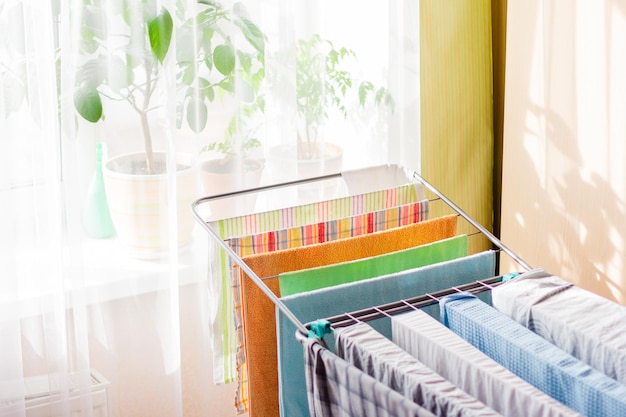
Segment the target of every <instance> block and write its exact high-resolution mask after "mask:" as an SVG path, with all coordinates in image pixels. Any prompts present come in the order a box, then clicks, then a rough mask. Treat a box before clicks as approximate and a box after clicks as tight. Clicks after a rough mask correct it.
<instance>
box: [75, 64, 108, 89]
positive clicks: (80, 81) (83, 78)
mask: <svg viewBox="0 0 626 417" xmlns="http://www.w3.org/2000/svg"><path fill="white" fill-rule="evenodd" d="M106 68H107V60H106V58H97V59H90V60H89V61H87V62H85V63H84V64H83V65H81V66H80V67H79V68H78V69H77V70H76V84H77V85H81V86H88V87H90V88H93V89H95V88H96V87H98V86H99V85H100V84H102V82H103V81H104V79H105V77H106V73H105V71H106Z"/></svg>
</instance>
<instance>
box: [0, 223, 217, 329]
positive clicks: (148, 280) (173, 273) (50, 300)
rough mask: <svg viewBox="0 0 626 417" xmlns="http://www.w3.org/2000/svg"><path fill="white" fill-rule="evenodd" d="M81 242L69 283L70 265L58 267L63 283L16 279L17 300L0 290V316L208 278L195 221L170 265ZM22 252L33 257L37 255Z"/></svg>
mask: <svg viewBox="0 0 626 417" xmlns="http://www.w3.org/2000/svg"><path fill="white" fill-rule="evenodd" d="M81 246H82V259H81V261H82V266H76V268H75V271H76V275H75V277H74V281H73V282H72V271H71V270H70V269H71V268H70V269H67V270H64V271H63V274H64V281H63V284H61V283H60V282H59V279H57V278H56V277H54V276H51V275H48V280H32V281H36V282H35V283H33V284H31V285H29V284H28V283H25V282H24V281H20V284H19V285H20V287H19V292H18V297H17V299H16V297H15V293H14V292H9V293H8V294H7V293H5V294H4V296H3V295H2V294H0V317H2V319H6V320H11V319H17V318H24V317H30V316H35V315H40V314H43V313H45V312H48V311H53V309H54V306H55V305H57V304H56V303H57V302H58V301H60V300H61V299H62V298H61V297H64V298H65V300H67V298H68V297H71V298H72V300H73V303H74V304H76V305H77V306H81V305H87V306H88V305H93V304H99V303H106V302H110V301H114V300H119V299H123V298H128V297H136V296H141V295H142V294H148V293H151V292H155V291H159V290H166V289H170V288H176V287H180V286H183V285H188V284H193V283H199V282H205V283H206V280H207V279H208V278H207V270H208V235H207V233H206V232H205V231H204V230H202V228H201V227H199V225H194V230H193V236H192V241H191V243H190V244H189V245H188V246H187V247H184V248H181V249H180V251H179V253H178V262H177V263H176V264H174V263H171V262H170V261H169V259H161V260H159V259H155V260H143V259H137V258H133V257H132V256H131V255H130V254H129V253H128V251H127V250H126V249H125V248H124V247H123V246H122V245H121V244H120V243H119V242H118V241H117V240H116V239H102V240H99V239H85V240H84V241H82V242H81ZM27 256H29V257H30V258H34V257H36V256H37V254H36V253H32V254H30V255H27ZM49 258H52V257H49ZM23 262H26V261H23ZM31 262H32V260H31ZM36 264H37V265H36V267H35V268H34V269H33V271H49V272H48V274H52V271H57V270H58V268H59V265H58V262H56V261H55V260H54V259H41V257H40V258H39V259H38V260H37V261H36ZM35 273H36V272H35ZM43 274H46V272H43ZM39 275H41V273H39ZM32 281H31V282H32ZM47 284H48V285H47ZM81 299H82V300H81ZM63 302H66V301H63Z"/></svg>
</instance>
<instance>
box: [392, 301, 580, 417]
mask: <svg viewBox="0 0 626 417" xmlns="http://www.w3.org/2000/svg"><path fill="white" fill-rule="evenodd" d="M391 324H392V327H393V341H394V342H395V343H396V344H398V346H400V347H401V348H402V349H404V350H405V351H407V352H408V353H410V354H411V355H413V356H414V357H415V358H416V359H417V360H419V361H420V362H422V363H424V364H425V365H426V366H428V367H429V368H431V369H432V370H434V371H435V372H437V373H438V374H439V375H441V376H443V377H444V378H446V379H447V380H448V381H450V382H451V383H453V384H454V385H456V386H458V387H459V388H461V389H462V390H463V391H465V392H467V393H468V394H470V395H472V396H473V397H475V398H477V399H478V400H480V401H482V402H483V403H484V404H486V405H488V406H490V407H491V408H493V409H494V410H496V411H498V412H499V413H501V414H502V415H505V416H515V417H517V416H524V417H526V416H529V417H530V416H532V417H557V416H559V417H566V416H567V417H571V416H578V417H580V414H578V413H576V412H574V411H572V410H571V409H569V408H567V407H565V406H564V405H563V404H561V403H560V402H558V401H556V400H554V399H553V398H551V397H549V396H548V395H546V394H544V393H543V392H541V391H540V390H538V389H537V388H535V387H533V386H532V385H531V384H529V383H528V382H526V381H524V380H523V379H521V378H519V377H518V376H516V375H515V374H513V373H512V372H511V371H509V370H508V369H506V368H505V367H503V366H502V365H500V364H498V363H497V362H496V361H494V360H493V359H491V358H490V357H489V356H487V355H485V354H484V353H483V352H481V351H480V350H478V349H476V348H475V347H474V346H472V345H471V344H470V343H468V342H466V341H465V340H463V339H462V338H461V337H459V336H458V335H456V334H455V333H453V332H452V331H450V329H448V328H446V326H444V325H443V324H441V323H440V322H439V321H437V320H436V319H435V318H433V317H431V316H430V315H428V314H427V313H425V312H424V311H423V310H417V311H412V312H409V313H405V314H400V315H397V316H394V317H392V319H391Z"/></svg>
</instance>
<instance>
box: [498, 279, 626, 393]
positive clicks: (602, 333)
mask: <svg viewBox="0 0 626 417" xmlns="http://www.w3.org/2000/svg"><path fill="white" fill-rule="evenodd" d="M492 296H493V306H494V307H495V308H496V309H498V310H499V311H501V312H502V313H504V314H506V315H507V316H509V317H511V318H512V319H513V320H515V321H517V322H518V323H520V324H522V325H523V326H525V327H527V328H528V329H530V330H532V331H533V332H535V333H537V334H538V335H540V336H541V337H543V338H544V339H546V340H548V341H549V342H551V343H553V344H554V345H556V346H558V347H559V348H561V349H562V350H564V351H565V352H567V353H569V354H570V355H572V356H574V357H576V358H578V359H579V360H581V361H583V362H585V363H586V364H587V365H589V366H591V367H593V368H595V369H597V370H599V371H600V372H603V373H604V374H606V375H608V376H609V377H611V378H613V379H615V380H616V381H618V382H620V383H622V384H624V385H626V307H624V306H623V305H620V304H617V303H614V302H612V301H610V300H608V299H606V298H604V297H601V296H599V295H597V294H594V293H592V292H589V291H587V290H584V289H582V288H580V287H577V286H574V285H573V284H571V283H569V282H567V281H565V280H563V279H562V278H560V277H557V276H554V275H551V274H548V273H547V272H545V271H544V270H537V271H532V272H528V273H525V274H522V275H520V276H519V277H517V278H515V279H513V280H511V281H509V282H507V283H506V284H503V285H501V286H499V287H497V288H496V289H494V291H492Z"/></svg>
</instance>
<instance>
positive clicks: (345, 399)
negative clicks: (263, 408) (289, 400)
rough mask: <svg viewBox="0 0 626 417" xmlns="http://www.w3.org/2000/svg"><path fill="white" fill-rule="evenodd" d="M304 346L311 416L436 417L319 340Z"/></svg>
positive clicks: (312, 340) (311, 340) (307, 342)
mask: <svg viewBox="0 0 626 417" xmlns="http://www.w3.org/2000/svg"><path fill="white" fill-rule="evenodd" d="M303 344H304V352H305V355H304V357H305V362H304V363H305V370H306V371H305V372H306V380H307V397H308V398H309V411H310V416H311V417H435V415H434V414H432V413H431V412H429V411H427V410H425V409H424V408H422V407H420V406H418V405H417V404H415V403H414V402H412V401H409V400H408V399H406V398H404V397H403V396H402V395H401V394H399V393H397V392H395V391H393V390H392V389H390V388H389V387H388V386H386V385H385V384H382V383H380V382H378V381H376V380H375V379H374V378H372V377H370V376H369V375H367V374H365V373H364V372H363V371H361V370H359V369H357V368H356V367H354V366H352V365H350V364H349V363H348V362H346V361H344V360H343V359H341V358H339V357H338V356H336V355H335V354H333V353H332V352H330V351H329V350H327V349H325V348H323V347H322V346H321V345H320V343H319V341H318V340H316V339H308V340H306V341H305V342H304V343H303Z"/></svg>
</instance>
